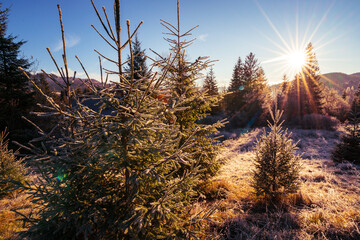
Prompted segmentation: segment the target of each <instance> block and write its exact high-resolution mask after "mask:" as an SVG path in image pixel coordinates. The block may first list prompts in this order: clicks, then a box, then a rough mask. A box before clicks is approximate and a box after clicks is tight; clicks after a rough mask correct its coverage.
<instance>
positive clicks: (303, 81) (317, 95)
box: [286, 43, 324, 121]
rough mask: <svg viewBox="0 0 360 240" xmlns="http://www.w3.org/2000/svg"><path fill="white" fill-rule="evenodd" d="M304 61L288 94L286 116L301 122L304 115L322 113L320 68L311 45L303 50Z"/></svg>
mask: <svg viewBox="0 0 360 240" xmlns="http://www.w3.org/2000/svg"><path fill="white" fill-rule="evenodd" d="M305 55H306V61H305V64H304V66H303V68H302V71H301V72H300V73H298V74H296V76H295V79H294V80H293V81H292V86H291V87H290V91H289V94H288V102H287V107H286V115H287V117H288V119H290V118H297V120H298V121H301V119H302V117H303V116H304V115H309V114H322V113H323V105H324V101H323V98H324V96H323V87H322V83H321V82H320V78H321V77H320V68H319V65H318V61H317V59H316V54H315V53H314V50H313V46H312V44H311V43H309V44H308V46H307V47H306V49H305Z"/></svg>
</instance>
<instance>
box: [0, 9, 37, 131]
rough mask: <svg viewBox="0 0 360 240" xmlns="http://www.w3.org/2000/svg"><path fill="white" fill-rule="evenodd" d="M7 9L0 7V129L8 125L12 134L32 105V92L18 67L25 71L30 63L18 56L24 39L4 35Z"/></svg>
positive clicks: (20, 126) (21, 123) (19, 126)
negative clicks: (18, 39) (19, 39)
mask: <svg viewBox="0 0 360 240" xmlns="http://www.w3.org/2000/svg"><path fill="white" fill-rule="evenodd" d="M0 8H1V5H0ZM8 12H9V9H5V10H0V26H1V30H0V105H1V107H0V130H4V129H5V128H7V129H9V131H10V132H11V133H13V130H14V129H18V128H22V125H23V124H24V122H23V120H22V119H21V116H22V115H24V114H27V113H28V111H29V108H30V107H31V106H32V105H33V101H32V95H33V93H32V90H31V89H30V88H29V84H28V83H29V81H28V80H27V78H26V77H25V76H24V75H23V74H22V72H21V71H20V70H19V69H18V67H19V66H21V67H22V68H23V69H25V70H28V69H29V67H30V65H31V63H30V62H29V61H28V60H27V59H25V58H23V57H20V56H19V55H20V47H21V46H22V45H23V44H24V43H25V42H24V41H18V42H17V41H16V37H14V36H12V35H6V30H7V17H8Z"/></svg>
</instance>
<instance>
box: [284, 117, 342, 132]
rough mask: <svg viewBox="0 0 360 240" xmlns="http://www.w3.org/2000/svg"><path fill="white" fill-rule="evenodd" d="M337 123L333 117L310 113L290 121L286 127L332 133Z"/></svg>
mask: <svg viewBox="0 0 360 240" xmlns="http://www.w3.org/2000/svg"><path fill="white" fill-rule="evenodd" d="M339 123H340V122H339V120H337V119H336V118H334V117H330V116H325V115H322V114H315V113H312V114H306V115H304V116H303V117H302V118H294V119H291V120H290V122H289V124H288V126H292V127H300V128H301V129H318V130H319V129H324V130H331V131H334V130H336V127H337V126H338V125H339Z"/></svg>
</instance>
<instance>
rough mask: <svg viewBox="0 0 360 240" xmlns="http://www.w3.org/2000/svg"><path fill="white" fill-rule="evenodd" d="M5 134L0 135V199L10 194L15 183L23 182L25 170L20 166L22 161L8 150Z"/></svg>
mask: <svg viewBox="0 0 360 240" xmlns="http://www.w3.org/2000/svg"><path fill="white" fill-rule="evenodd" d="M7 135H8V134H7V133H6V132H5V131H4V132H1V133H0V197H3V196H5V195H7V194H9V193H10V192H11V189H12V188H13V187H15V186H16V183H14V182H12V181H17V182H23V181H24V180H25V174H26V170H25V167H24V166H23V164H22V159H17V158H16V157H15V154H16V152H13V150H11V149H8V140H6V138H7Z"/></svg>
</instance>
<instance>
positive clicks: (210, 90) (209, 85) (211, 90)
mask: <svg viewBox="0 0 360 240" xmlns="http://www.w3.org/2000/svg"><path fill="white" fill-rule="evenodd" d="M203 89H204V90H205V91H207V94H208V95H210V96H216V95H219V89H218V87H217V83H216V80H215V74H214V69H213V68H212V67H211V68H210V71H209V73H208V74H207V75H206V77H205V80H204V85H203Z"/></svg>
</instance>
